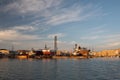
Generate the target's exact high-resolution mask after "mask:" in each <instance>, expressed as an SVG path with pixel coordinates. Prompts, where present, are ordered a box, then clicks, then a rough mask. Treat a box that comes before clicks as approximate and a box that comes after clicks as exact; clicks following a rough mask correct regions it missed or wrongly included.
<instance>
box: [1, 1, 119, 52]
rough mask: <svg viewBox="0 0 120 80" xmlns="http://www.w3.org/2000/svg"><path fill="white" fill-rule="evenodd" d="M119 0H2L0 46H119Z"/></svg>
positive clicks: (112, 47)
mask: <svg viewBox="0 0 120 80" xmlns="http://www.w3.org/2000/svg"><path fill="white" fill-rule="evenodd" d="M119 3H120V0H0V48H6V49H11V47H12V45H14V48H15V49H31V48H35V49H40V48H44V45H45V44H46V45H47V46H48V47H49V48H51V49H53V40H54V39H53V38H54V36H55V35H57V36H58V48H59V49H60V50H62V49H66V50H72V49H73V47H74V44H75V43H77V44H78V45H81V46H82V47H87V48H90V49H94V50H102V49H117V48H120V9H119V8H120V5H119Z"/></svg>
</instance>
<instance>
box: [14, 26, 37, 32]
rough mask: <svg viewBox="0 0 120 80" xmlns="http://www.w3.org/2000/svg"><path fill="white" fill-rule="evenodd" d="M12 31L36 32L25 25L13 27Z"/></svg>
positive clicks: (33, 28) (31, 27)
mask: <svg viewBox="0 0 120 80" xmlns="http://www.w3.org/2000/svg"><path fill="white" fill-rule="evenodd" d="M13 30H23V31H24V30H25V31H34V30H36V28H35V27H33V26H27V25H25V26H15V27H13Z"/></svg>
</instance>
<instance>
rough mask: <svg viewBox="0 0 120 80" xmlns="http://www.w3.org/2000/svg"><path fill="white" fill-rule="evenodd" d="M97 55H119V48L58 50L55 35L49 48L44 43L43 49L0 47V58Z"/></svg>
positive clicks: (95, 56) (55, 57)
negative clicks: (51, 46) (9, 48)
mask: <svg viewBox="0 0 120 80" xmlns="http://www.w3.org/2000/svg"><path fill="white" fill-rule="evenodd" d="M97 57H120V49H115V50H103V51H98V52H95V51H91V50H90V49H87V48H84V47H81V46H79V45H77V44H75V45H74V48H73V51H67V50H63V51H62V50H59V49H58V44H57V36H55V37H54V49H49V48H48V47H47V45H46V44H45V46H44V48H43V49H39V50H34V48H32V49H31V50H16V51H14V50H11V51H10V50H7V49H0V58H17V59H28V58H33V59H45V58H50V59H69V58H75V59H88V58H97Z"/></svg>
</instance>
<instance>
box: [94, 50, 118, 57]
mask: <svg viewBox="0 0 120 80" xmlns="http://www.w3.org/2000/svg"><path fill="white" fill-rule="evenodd" d="M92 55H93V56H95V57H117V56H119V55H120V49H113V50H102V51H98V52H92Z"/></svg>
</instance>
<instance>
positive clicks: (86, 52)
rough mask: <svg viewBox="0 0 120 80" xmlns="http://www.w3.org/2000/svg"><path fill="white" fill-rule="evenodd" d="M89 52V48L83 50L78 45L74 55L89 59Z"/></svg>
mask: <svg viewBox="0 0 120 80" xmlns="http://www.w3.org/2000/svg"><path fill="white" fill-rule="evenodd" d="M89 52H90V50H87V48H81V47H80V46H77V44H75V48H74V52H73V53H72V55H74V56H85V57H88V56H89Z"/></svg>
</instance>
